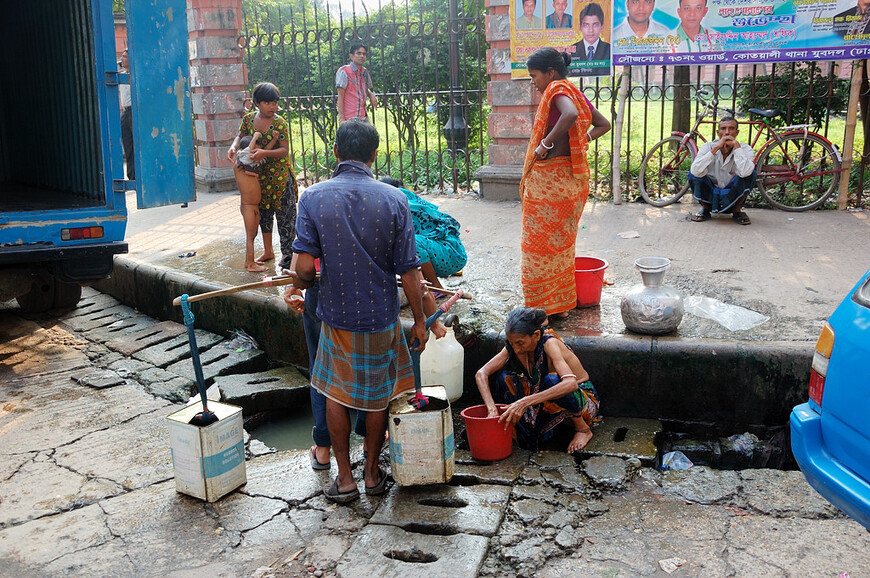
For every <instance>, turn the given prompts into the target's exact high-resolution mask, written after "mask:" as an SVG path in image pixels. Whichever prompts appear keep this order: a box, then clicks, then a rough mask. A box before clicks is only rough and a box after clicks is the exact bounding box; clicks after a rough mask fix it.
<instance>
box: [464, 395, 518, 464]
mask: <svg viewBox="0 0 870 578" xmlns="http://www.w3.org/2000/svg"><path fill="white" fill-rule="evenodd" d="M496 407H498V413H499V415H501V414H502V413H504V410H505V408H507V406H506V405H497V406H496ZM460 415H461V416H462V419H464V420H465V433H466V435H467V436H468V445H469V447H470V449H471V457H473V458H474V459H476V460H480V461H482V462H494V461H497V460H503V459H505V458H506V457H508V456H509V455H511V451H513V436H514V426H510V427H508V428H507V431H505V429H504V424H503V423H498V418H497V417H486V416H487V411H486V406H485V405H475V406H472V407H468V408H465V409H463V410H462V412H461V413H460Z"/></svg>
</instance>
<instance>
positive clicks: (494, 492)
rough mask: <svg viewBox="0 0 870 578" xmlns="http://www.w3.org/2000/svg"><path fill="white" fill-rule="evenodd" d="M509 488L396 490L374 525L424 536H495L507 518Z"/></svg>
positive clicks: (385, 501) (448, 487) (479, 486)
mask: <svg viewBox="0 0 870 578" xmlns="http://www.w3.org/2000/svg"><path fill="white" fill-rule="evenodd" d="M510 490H511V489H510V487H509V486H493V485H486V484H481V485H478V486H471V487H462V486H459V487H454V486H447V485H438V486H425V487H423V486H416V487H405V488H402V487H399V486H398V485H396V486H393V488H391V489H390V492H389V494H388V495H387V497H386V499H385V500H384V502H383V504H381V507H380V508H378V510H377V511H376V512H375V515H374V516H372V519H371V522H372V523H373V524H389V525H393V526H399V527H401V528H404V529H405V530H409V531H418V532H422V533H424V534H438V535H452V534H459V533H463V534H478V535H482V536H492V535H494V534H495V533H496V532H497V531H498V527H499V525H500V524H501V521H502V518H503V517H504V508H505V506H506V505H507V501H508V496H509V495H510Z"/></svg>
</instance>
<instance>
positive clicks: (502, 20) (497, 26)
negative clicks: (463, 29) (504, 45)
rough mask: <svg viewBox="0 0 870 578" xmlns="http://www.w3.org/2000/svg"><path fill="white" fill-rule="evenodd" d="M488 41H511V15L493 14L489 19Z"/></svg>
mask: <svg viewBox="0 0 870 578" xmlns="http://www.w3.org/2000/svg"><path fill="white" fill-rule="evenodd" d="M488 22H489V26H487V28H486V39H487V40H488V41H489V42H495V41H498V40H510V39H511V19H510V15H509V14H493V15H491V16H489V17H488Z"/></svg>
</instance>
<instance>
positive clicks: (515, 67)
mask: <svg viewBox="0 0 870 578" xmlns="http://www.w3.org/2000/svg"><path fill="white" fill-rule="evenodd" d="M612 16H613V8H612V6H611V4H610V0H606V1H601V0H511V3H510V26H511V78H528V77H529V75H528V72H526V59H527V58H528V57H529V56H530V55H531V54H532V53H533V52H534V51H535V50H537V49H538V48H543V47H545V46H550V47H552V48H555V49H556V50H558V51H560V52H563V51H564V52H567V53H568V54H570V55H571V64H570V66H569V67H568V76H586V77H591V76H609V75H610V72H611V62H612V51H611V42H610V39H611V36H610V33H611V29H612V22H613V19H612Z"/></svg>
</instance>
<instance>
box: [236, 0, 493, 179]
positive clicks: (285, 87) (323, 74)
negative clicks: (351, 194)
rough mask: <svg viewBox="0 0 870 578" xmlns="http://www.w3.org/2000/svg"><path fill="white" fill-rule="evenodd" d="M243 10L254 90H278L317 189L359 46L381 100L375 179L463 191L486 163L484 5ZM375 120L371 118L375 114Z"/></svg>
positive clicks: (295, 146)
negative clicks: (340, 82)
mask: <svg viewBox="0 0 870 578" xmlns="http://www.w3.org/2000/svg"><path fill="white" fill-rule="evenodd" d="M355 8H356V10H357V13H354V14H347V13H343V12H341V11H340V7H339V5H338V4H337V3H336V4H334V5H331V4H330V3H328V2H327V3H326V4H319V3H312V4H306V5H305V6H304V7H301V8H300V5H299V4H293V5H290V4H275V3H272V2H263V1H262V0H259V1H258V0H245V1H244V2H243V3H242V9H243V18H244V29H243V31H242V32H241V34H240V36H239V46H241V47H242V49H243V50H244V59H245V64H246V68H247V72H248V82H249V84H250V86H253V85H254V84H256V83H257V82H260V81H269V82H272V83H274V84H276V85H277V86H278V87H279V89H280V90H281V94H282V98H281V103H280V105H281V114H282V115H283V116H285V118H287V119H288V121H289V122H290V124H291V143H290V148H291V156H292V159H293V163H294V168H295V170H296V173H297V176H298V177H299V178H301V179H302V180H303V181H304V182H306V183H308V182H312V181H317V180H320V179H322V178H325V177H326V176H328V175H329V174H330V173H331V170H332V167H333V166H334V158H333V156H332V144H331V143H332V141H333V138H334V135H335V130H336V128H337V111H336V98H335V92H336V91H335V73H336V71H337V69H338V68H339V67H340V66H341V65H343V64H346V63H347V62H348V52H349V48H350V46H351V44H352V43H355V42H359V43H361V44H364V45H366V46H367V47H368V53H369V58H368V61H367V63H366V68H368V70H369V71H370V73H371V75H372V78H373V82H374V85H375V92H376V94H377V96H378V99H379V106H378V108H377V109H376V110H375V111H374V113H373V115H372V116H371V120H372V122H373V123H374V125H375V126H376V127H377V128H378V131H379V132H380V134H381V139H382V140H381V147H380V154H379V156H378V160H377V163H376V165H375V167H374V168H375V172H376V173H377V174H378V175H385V174H389V175H391V176H394V177H396V178H399V179H401V180H403V181H404V182H405V184H406V186H409V187H411V188H415V189H438V190H448V191H453V192H458V191H462V190H466V189H468V188H470V187H471V186H472V185H473V175H474V171H475V170H476V169H477V168H478V167H479V166H481V165H483V164H486V163H487V158H488V157H487V145H488V144H489V138H488V136H487V133H486V117H487V114H488V107H487V106H486V66H485V63H486V38H485V29H484V19H483V5H482V1H481V0H465V1H460V0H444V1H443V2H436V3H423V2H408V3H398V2H393V3H389V4H382V3H380V2H379V3H378V5H377V7H375V8H370V7H367V5H359V4H357V5H355ZM370 114H371V113H370Z"/></svg>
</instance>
